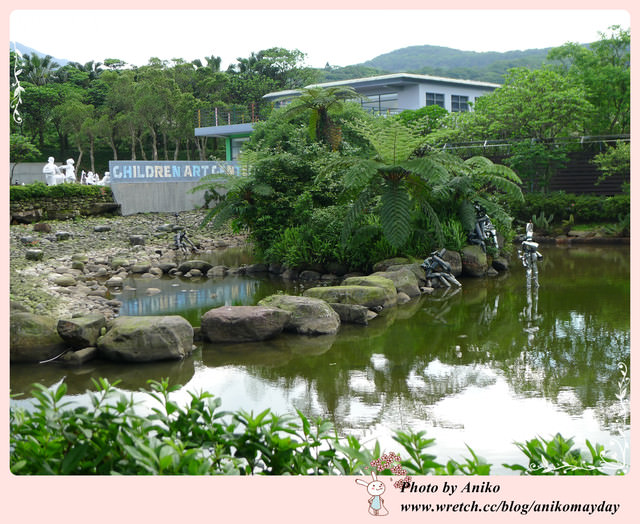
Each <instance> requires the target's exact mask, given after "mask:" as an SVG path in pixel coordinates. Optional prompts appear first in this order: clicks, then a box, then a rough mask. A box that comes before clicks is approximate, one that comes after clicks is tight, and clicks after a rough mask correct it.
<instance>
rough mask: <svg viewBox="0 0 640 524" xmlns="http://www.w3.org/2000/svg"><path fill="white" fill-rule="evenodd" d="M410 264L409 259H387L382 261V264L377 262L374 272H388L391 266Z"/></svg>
mask: <svg viewBox="0 0 640 524" xmlns="http://www.w3.org/2000/svg"><path fill="white" fill-rule="evenodd" d="M408 263H409V259H408V258H404V257H394V258H387V259H385V260H381V261H380V262H377V263H376V264H374V266H373V271H374V272H376V273H377V272H378V271H386V270H387V269H389V267H391V266H397V265H400V264H408Z"/></svg>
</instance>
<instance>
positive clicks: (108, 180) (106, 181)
mask: <svg viewBox="0 0 640 524" xmlns="http://www.w3.org/2000/svg"><path fill="white" fill-rule="evenodd" d="M110 184H111V174H110V173H109V171H105V172H104V176H103V177H102V180H100V182H98V185H99V186H108V185H110Z"/></svg>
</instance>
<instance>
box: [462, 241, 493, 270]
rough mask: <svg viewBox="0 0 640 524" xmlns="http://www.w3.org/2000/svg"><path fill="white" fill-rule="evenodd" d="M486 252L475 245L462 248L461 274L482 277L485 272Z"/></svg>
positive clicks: (486, 266)
mask: <svg viewBox="0 0 640 524" xmlns="http://www.w3.org/2000/svg"><path fill="white" fill-rule="evenodd" d="M487 269H488V264H487V254H486V253H485V252H484V251H482V248H481V247H480V246H477V245H473V246H465V247H464V248H462V274H463V275H468V276H470V277H484V276H485V275H486V274H487Z"/></svg>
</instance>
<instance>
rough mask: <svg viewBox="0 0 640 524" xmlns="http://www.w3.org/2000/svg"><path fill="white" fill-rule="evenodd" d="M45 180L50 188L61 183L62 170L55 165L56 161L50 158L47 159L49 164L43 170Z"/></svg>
mask: <svg viewBox="0 0 640 524" xmlns="http://www.w3.org/2000/svg"><path fill="white" fill-rule="evenodd" d="M42 172H43V173H44V176H45V180H46V182H47V185H48V186H55V185H56V184H59V183H60V182H61V178H62V173H61V172H60V168H59V167H58V166H57V165H56V164H55V159H54V158H53V157H52V156H50V157H49V158H48V159H47V164H46V165H45V166H44V167H43V168H42Z"/></svg>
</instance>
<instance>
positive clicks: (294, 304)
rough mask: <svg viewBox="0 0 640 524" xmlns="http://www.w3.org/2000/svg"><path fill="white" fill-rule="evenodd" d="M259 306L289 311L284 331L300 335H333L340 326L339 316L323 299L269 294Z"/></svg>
mask: <svg viewBox="0 0 640 524" xmlns="http://www.w3.org/2000/svg"><path fill="white" fill-rule="evenodd" d="M258 305H259V306H267V307H277V308H280V309H284V310H285V311H288V312H290V313H291V317H290V318H289V320H288V321H287V323H286V324H285V326H284V330H285V331H292V332H294V333H298V334H300V335H334V334H335V333H337V332H338V328H339V327H340V316H339V315H338V313H336V312H335V311H334V310H333V309H331V307H330V306H329V304H327V303H326V302H325V301H324V300H320V299H318V298H311V297H300V296H291V295H271V296H269V297H267V298H264V299H262V300H261V301H260V302H258Z"/></svg>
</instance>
